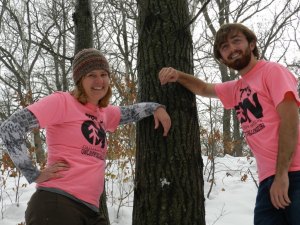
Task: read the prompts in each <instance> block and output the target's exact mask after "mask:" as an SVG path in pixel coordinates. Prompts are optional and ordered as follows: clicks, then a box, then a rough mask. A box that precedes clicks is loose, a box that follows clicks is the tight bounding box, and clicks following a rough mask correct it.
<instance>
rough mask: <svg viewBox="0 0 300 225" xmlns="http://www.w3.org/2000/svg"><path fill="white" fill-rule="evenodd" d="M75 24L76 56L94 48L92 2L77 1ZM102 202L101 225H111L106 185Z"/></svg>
mask: <svg viewBox="0 0 300 225" xmlns="http://www.w3.org/2000/svg"><path fill="white" fill-rule="evenodd" d="M73 20H74V24H75V51H74V54H76V53H77V52H79V51H80V50H82V49H84V48H92V47H94V46H93V22H92V21H93V18H92V11H91V0H76V7H75V13H74V14H73ZM99 201H100V207H99V211H100V216H101V222H99V223H100V224H101V225H109V224H110V221H109V216H108V210H107V203H106V190H105V185H104V190H103V193H102V195H101V197H100V199H99Z"/></svg>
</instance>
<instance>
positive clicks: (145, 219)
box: [133, 0, 205, 225]
mask: <svg viewBox="0 0 300 225" xmlns="http://www.w3.org/2000/svg"><path fill="white" fill-rule="evenodd" d="M138 12H139V13H138V15H139V18H138V33H139V42H138V44H139V45H138V59H137V68H138V81H139V90H138V101H140V102H142V101H154V102H159V103H162V104H164V105H165V106H166V107H167V110H168V112H169V114H170V116H171V118H172V128H171V132H170V133H169V135H168V137H166V138H163V137H162V136H161V131H160V130H159V132H158V131H154V130H153V126H154V124H153V121H152V120H151V119H145V120H143V121H141V122H139V123H138V125H137V153H136V175H135V192H134V208H133V225H153V224H156V225H160V224H161V225H163V224H178V225H184V224H198V225H200V224H205V209H204V192H203V174H202V169H203V163H202V158H201V148H200V139H199V136H200V135H199V125H198V116H197V106H196V99H195V96H194V95H193V94H192V93H191V92H189V91H187V90H186V89H184V88H183V87H182V86H180V85H178V84H176V83H175V84H171V85H167V86H163V87H161V86H160V84H159V81H158V73H159V71H160V69H161V68H162V67H168V66H172V67H174V68H177V69H179V70H182V71H185V72H187V73H190V74H193V45H192V36H191V32H190V28H189V26H188V23H189V22H190V16H189V10H188V4H187V1H186V0H176V1H174V0H156V1H153V0H152V1H151V0H139V1H138Z"/></svg>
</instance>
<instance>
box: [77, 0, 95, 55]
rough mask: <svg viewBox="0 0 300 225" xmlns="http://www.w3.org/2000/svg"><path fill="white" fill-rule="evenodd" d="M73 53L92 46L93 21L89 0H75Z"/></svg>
mask: <svg viewBox="0 0 300 225" xmlns="http://www.w3.org/2000/svg"><path fill="white" fill-rule="evenodd" d="M73 21H74V24H75V53H77V52H78V51H80V50H81V49H84V48H91V47H93V22H92V10H91V1H90V0H76V6H75V13H74V14H73Z"/></svg>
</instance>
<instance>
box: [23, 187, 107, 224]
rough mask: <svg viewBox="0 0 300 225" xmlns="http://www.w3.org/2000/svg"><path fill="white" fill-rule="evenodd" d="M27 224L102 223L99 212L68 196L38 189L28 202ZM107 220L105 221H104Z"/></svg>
mask: <svg viewBox="0 0 300 225" xmlns="http://www.w3.org/2000/svg"><path fill="white" fill-rule="evenodd" d="M25 220H26V225H102V224H103V220H102V219H101V218H100V216H99V213H97V212H94V211H93V210H92V209H90V208H88V207H87V206H85V205H84V204H81V203H79V202H76V201H74V200H72V199H70V198H68V197H66V196H63V195H60V194H56V193H52V192H49V191H43V190H37V191H36V192H35V193H34V194H33V195H32V197H31V199H30V201H29V202H28V207H27V209H26V212H25ZM104 222H105V221H104Z"/></svg>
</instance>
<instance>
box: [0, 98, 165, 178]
mask: <svg viewBox="0 0 300 225" xmlns="http://www.w3.org/2000/svg"><path fill="white" fill-rule="evenodd" d="M161 106H162V105H160V104H158V103H153V102H145V103H137V104H134V105H130V106H120V111H121V118H120V125H122V124H127V123H131V122H136V121H139V120H141V119H143V118H145V117H147V116H150V115H152V114H153V112H154V111H155V110H156V109H157V108H158V107H161ZM39 127H40V126H39V122H38V119H37V118H36V117H35V116H34V114H33V113H31V112H30V111H29V110H28V109H26V108H25V109H22V110H20V111H17V112H16V113H14V114H13V115H12V116H11V117H10V118H8V119H7V120H6V121H4V122H3V123H2V124H1V126H0V137H1V139H2V141H3V144H4V145H5V148H6V150H7V151H8V154H9V156H10V158H11V159H12V161H13V163H14V164H15V166H16V167H17V168H18V169H19V170H20V171H21V172H22V174H23V175H24V176H25V178H26V179H27V181H28V182H29V183H32V182H34V181H35V180H36V179H37V177H38V176H39V174H40V171H39V170H38V168H36V167H35V166H34V164H33V162H32V160H31V158H30V156H29V154H28V150H27V147H26V134H27V133H28V132H29V131H32V130H33V129H35V128H39Z"/></svg>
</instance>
